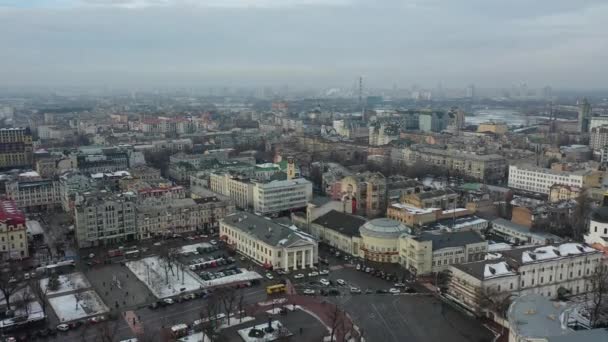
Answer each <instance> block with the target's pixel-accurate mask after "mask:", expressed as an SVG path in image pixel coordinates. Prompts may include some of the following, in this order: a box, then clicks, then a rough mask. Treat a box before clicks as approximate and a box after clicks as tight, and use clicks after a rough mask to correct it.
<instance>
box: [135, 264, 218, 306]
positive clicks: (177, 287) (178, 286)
mask: <svg viewBox="0 0 608 342" xmlns="http://www.w3.org/2000/svg"><path fill="white" fill-rule="evenodd" d="M165 265H166V263H165V261H164V260H161V259H160V258H159V257H155V256H153V257H148V258H144V259H141V260H136V261H129V262H127V267H128V268H129V269H130V270H131V272H133V274H134V275H135V276H136V277H137V279H139V280H140V281H141V282H143V283H144V284H145V285H146V286H147V287H148V288H149V289H150V291H152V293H153V294H154V295H155V296H156V297H157V298H159V299H160V298H167V297H172V296H176V295H179V294H180V293H185V292H190V291H195V290H198V289H200V288H202V286H203V282H202V281H201V280H199V279H198V277H195V276H193V275H192V274H191V273H190V270H188V269H187V268H186V267H184V270H183V272H182V270H181V269H180V267H178V265H177V264H174V265H173V272H171V269H169V268H167V272H166V274H165ZM182 276H183V279H182ZM167 278H168V281H167ZM227 278H228V277H227ZM182 289H183V291H182Z"/></svg>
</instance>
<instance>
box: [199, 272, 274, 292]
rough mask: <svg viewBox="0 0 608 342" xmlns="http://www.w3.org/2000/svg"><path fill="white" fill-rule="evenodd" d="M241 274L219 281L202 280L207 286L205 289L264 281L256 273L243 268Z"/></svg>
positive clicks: (219, 279)
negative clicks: (255, 280)
mask: <svg viewBox="0 0 608 342" xmlns="http://www.w3.org/2000/svg"><path fill="white" fill-rule="evenodd" d="M241 271H242V272H241V273H238V274H233V275H230V276H227V277H222V278H218V279H213V280H207V281H205V280H202V282H203V285H205V287H214V286H220V285H227V284H233V283H242V282H246V281H251V280H254V279H262V276H261V275H260V274H259V273H257V272H254V271H249V270H247V269H245V268H241Z"/></svg>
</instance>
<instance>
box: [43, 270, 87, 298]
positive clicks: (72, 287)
mask: <svg viewBox="0 0 608 342" xmlns="http://www.w3.org/2000/svg"><path fill="white" fill-rule="evenodd" d="M58 279H59V288H58V289H57V290H55V291H53V290H51V289H49V290H48V291H47V289H46V287H47V285H48V283H49V278H44V279H41V280H40V288H41V289H42V291H43V292H46V295H47V296H49V297H53V296H55V295H60V294H63V293H67V292H72V291H80V290H86V289H89V288H91V283H89V280H88V279H87V278H86V277H85V276H84V274H82V273H80V272H76V273H70V274H62V275H60V276H59V277H58Z"/></svg>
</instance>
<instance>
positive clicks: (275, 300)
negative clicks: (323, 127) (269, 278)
mask: <svg viewBox="0 0 608 342" xmlns="http://www.w3.org/2000/svg"><path fill="white" fill-rule="evenodd" d="M286 301H287V298H276V299H273V300H271V301H269V302H259V303H258V305H259V306H269V305H273V304H274V305H276V304H283V303H285V302H286Z"/></svg>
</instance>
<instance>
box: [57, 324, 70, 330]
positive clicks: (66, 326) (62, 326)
mask: <svg viewBox="0 0 608 342" xmlns="http://www.w3.org/2000/svg"><path fill="white" fill-rule="evenodd" d="M57 330H59V331H68V330H70V326H69V325H67V324H65V323H63V324H59V325H58V326H57Z"/></svg>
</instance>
